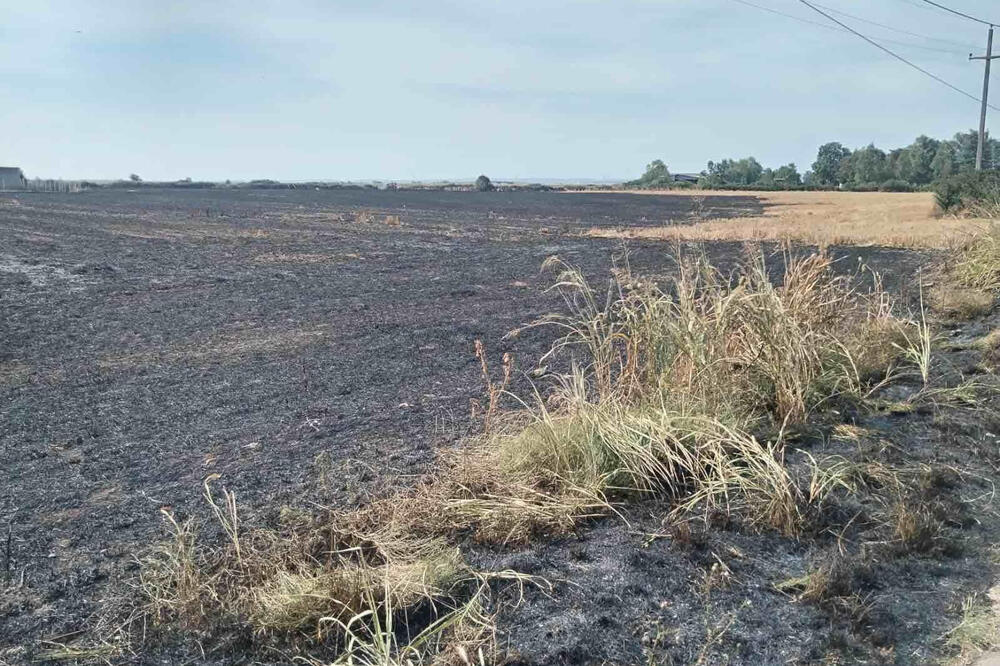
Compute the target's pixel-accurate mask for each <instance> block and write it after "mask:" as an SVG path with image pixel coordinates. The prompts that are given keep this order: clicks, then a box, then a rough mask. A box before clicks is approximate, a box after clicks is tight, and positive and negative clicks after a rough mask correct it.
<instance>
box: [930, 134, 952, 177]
mask: <svg viewBox="0 0 1000 666" xmlns="http://www.w3.org/2000/svg"><path fill="white" fill-rule="evenodd" d="M957 152H958V151H957V150H956V148H955V144H954V143H952V142H951V141H942V142H941V144H940V145H939V146H938V149H937V151H936V152H935V153H934V159H933V160H931V174H932V175H933V177H934V180H935V181H941V180H945V179H946V178H950V177H951V176H953V175H955V174H956V173H958V156H957Z"/></svg>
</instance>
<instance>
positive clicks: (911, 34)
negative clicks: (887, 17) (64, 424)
mask: <svg viewBox="0 0 1000 666" xmlns="http://www.w3.org/2000/svg"><path fill="white" fill-rule="evenodd" d="M813 4H814V5H816V6H817V7H822V8H823V9H825V10H826V11H828V12H833V13H834V14H840V15H841V16H846V17H848V18H852V19H854V20H855V21H861V22H862V23H869V24H871V25H877V26H878V27H880V28H885V29H886V30H892V31H893V32H898V33H901V34H904V35H910V36H912V37H920V38H922V39H930V40H932V41H935V42H942V43H944V44H951V45H952V46H961V47H962V48H963V49H969V48H971V49H972V50H975V49H976V48H978V47H976V46H969V45H968V44H961V43H959V42H953V41H951V40H950V39H941V38H940V37H931V36H930V35H922V34H920V33H919V32H910V31H909V30H903V29H901V28H896V27H894V26H891V25H886V24H885V23H878V22H877V21H870V20H868V19H866V18H862V17H860V16H855V15H854V14H848V13H847V12H842V11H840V10H839V9H834V8H833V7H827V6H826V5H821V4H819V3H818V2H814V3H813Z"/></svg>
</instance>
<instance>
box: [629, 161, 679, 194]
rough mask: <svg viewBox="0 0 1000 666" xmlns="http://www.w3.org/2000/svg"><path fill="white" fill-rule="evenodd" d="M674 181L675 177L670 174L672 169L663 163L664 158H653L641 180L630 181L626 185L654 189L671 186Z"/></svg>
mask: <svg viewBox="0 0 1000 666" xmlns="http://www.w3.org/2000/svg"><path fill="white" fill-rule="evenodd" d="M673 181H674V179H673V177H672V176H671V175H670V170H669V169H667V165H666V164H664V163H663V160H653V161H652V162H650V163H649V164H647V165H646V172H645V173H643V174H642V177H641V178H639V180H632V181H629V182H628V183H626V185H629V186H631V187H641V188H648V189H652V188H657V187H670V185H671V184H672V183H673Z"/></svg>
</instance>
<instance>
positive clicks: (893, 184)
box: [878, 178, 913, 192]
mask: <svg viewBox="0 0 1000 666" xmlns="http://www.w3.org/2000/svg"><path fill="white" fill-rule="evenodd" d="M878 190H879V192H912V191H913V186H912V185H910V184H909V183H908V182H906V181H905V180H900V179H899V178H891V179H889V180H887V181H885V182H884V183H882V184H881V185H879V187H878Z"/></svg>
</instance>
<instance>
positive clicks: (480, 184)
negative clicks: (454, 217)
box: [475, 176, 496, 192]
mask: <svg viewBox="0 0 1000 666" xmlns="http://www.w3.org/2000/svg"><path fill="white" fill-rule="evenodd" d="M475 188H476V192H492V191H493V190H495V189H496V187H494V185H493V183H492V181H490V179H489V178H487V177H486V176H480V177H479V178H476V184H475Z"/></svg>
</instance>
